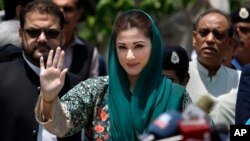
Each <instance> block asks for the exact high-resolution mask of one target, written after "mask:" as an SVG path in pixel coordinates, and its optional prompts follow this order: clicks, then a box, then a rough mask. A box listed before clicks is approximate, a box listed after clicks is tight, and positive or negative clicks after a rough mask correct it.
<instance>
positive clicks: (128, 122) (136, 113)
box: [108, 10, 184, 141]
mask: <svg viewBox="0 0 250 141" xmlns="http://www.w3.org/2000/svg"><path fill="white" fill-rule="evenodd" d="M133 11H140V10H129V11H127V12H133ZM140 12H142V13H144V14H145V15H147V17H148V18H149V19H150V21H151V23H152V27H153V30H152V34H151V37H152V39H151V42H152V49H151V55H150V58H149V62H148V64H147V65H146V66H145V68H144V69H143V71H142V72H141V74H140V76H139V78H138V79H137V81H136V84H135V87H134V92H133V94H132V95H131V93H130V92H129V81H128V78H127V75H126V72H125V71H124V70H123V68H122V67H121V66H120V64H119V61H118V57H117V53H116V48H115V38H114V36H113V35H112V37H111V40H110V47H109V76H110V77H109V95H108V106H109V116H110V132H111V138H112V140H115V141H118V140H123V141H134V140H137V135H138V134H141V133H143V132H144V131H145V130H147V128H148V125H149V124H150V123H151V121H153V120H154V119H155V118H156V117H158V116H159V115H160V114H161V113H163V112H165V111H168V110H170V109H173V110H180V107H181V106H180V105H181V102H182V101H181V98H182V95H183V93H184V89H183V87H181V86H179V88H176V87H173V83H172V82H171V81H170V80H169V79H167V78H166V77H163V76H162V54H163V45H162V41H161V37H160V33H159V31H158V29H157V27H156V25H155V23H154V21H153V20H152V18H151V17H150V16H149V15H148V14H147V13H145V12H143V11H140ZM175 86H176V85H175ZM177 87H178V86H177ZM174 91H175V92H174Z"/></svg>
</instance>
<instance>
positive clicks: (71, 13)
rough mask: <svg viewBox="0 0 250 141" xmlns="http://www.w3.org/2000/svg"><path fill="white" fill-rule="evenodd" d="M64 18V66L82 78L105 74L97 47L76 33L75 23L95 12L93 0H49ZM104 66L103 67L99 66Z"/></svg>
mask: <svg viewBox="0 0 250 141" xmlns="http://www.w3.org/2000/svg"><path fill="white" fill-rule="evenodd" d="M51 1H52V2H53V3H55V4H56V5H57V6H58V7H60V9H61V11H62V12H63V15H64V18H65V24H64V31H65V45H64V46H63V48H64V49H65V66H66V67H68V68H69V71H70V72H73V73H74V74H77V75H78V76H79V77H80V78H81V79H82V80H85V79H87V78H89V77H93V76H97V75H106V65H105V61H104V59H103V57H102V56H101V54H99V53H98V51H97V48H96V47H94V46H93V45H91V44H90V43H89V42H87V41H85V40H84V39H82V38H80V37H79V36H78V35H77V24H78V23H79V22H81V21H84V19H85V18H86V16H87V15H92V14H94V12H95V3H94V0H51ZM101 66H104V68H101Z"/></svg>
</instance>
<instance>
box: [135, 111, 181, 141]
mask: <svg viewBox="0 0 250 141" xmlns="http://www.w3.org/2000/svg"><path fill="white" fill-rule="evenodd" d="M180 120H182V116H181V114H180V113H178V112H177V111H169V112H166V113H163V114H161V115H160V116H159V117H158V118H157V119H156V120H155V121H153V123H152V124H150V125H149V128H148V133H147V134H144V135H141V136H140V137H139V139H140V140H141V141H153V140H159V139H163V138H167V137H172V136H174V135H178V134H179V127H178V122H179V121H180Z"/></svg>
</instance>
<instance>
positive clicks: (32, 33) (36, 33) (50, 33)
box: [24, 29, 61, 39]
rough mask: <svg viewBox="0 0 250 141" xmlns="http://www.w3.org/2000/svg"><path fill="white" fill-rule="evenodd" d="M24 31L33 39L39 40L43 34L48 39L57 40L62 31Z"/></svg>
mask: <svg viewBox="0 0 250 141" xmlns="http://www.w3.org/2000/svg"><path fill="white" fill-rule="evenodd" d="M24 31H25V32H26V33H27V34H28V35H29V36H30V37H31V38H38V37H39V36H40V35H41V33H42V32H43V33H44V34H45V36H46V38H48V39H56V38H57V37H58V35H59V34H60V32H61V31H60V30H56V29H24Z"/></svg>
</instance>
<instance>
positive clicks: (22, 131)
mask: <svg viewBox="0 0 250 141" xmlns="http://www.w3.org/2000/svg"><path fill="white" fill-rule="evenodd" d="M63 24H64V17H63V14H62V12H61V11H60V9H59V8H58V7H57V6H56V5H54V4H53V3H51V2H50V1H41V0H37V1H33V2H31V3H29V4H28V5H27V6H26V7H25V8H24V9H23V10H22V13H21V16H20V25H21V26H20V29H19V36H20V38H21V44H22V49H23V52H22V56H21V57H20V58H19V59H17V60H14V61H10V62H5V63H0V78H1V81H0V107H1V116H0V140H1V141H49V140H50V141H51V140H53V141H54V140H57V141H60V140H63V141H80V140H81V133H80V132H79V133H78V134H76V135H73V136H71V137H67V138H64V139H60V138H57V137H56V136H54V135H52V134H50V133H49V132H47V131H46V130H45V129H43V128H42V127H41V126H39V124H38V123H37V122H36V120H35V116H34V108H35V104H36V100H37V98H38V96H39V90H40V87H39V86H40V81H39V73H40V66H39V65H40V63H39V62H40V58H41V57H43V58H44V60H46V59H47V56H48V54H49V52H50V53H53V51H54V52H55V50H56V48H57V49H58V50H60V47H58V46H62V45H63V44H64V34H63ZM52 50H53V51H52ZM79 81H80V78H79V77H78V76H76V75H74V74H71V73H68V74H67V75H66V81H65V85H64V87H63V89H62V91H61V92H60V97H61V96H62V95H63V94H64V93H66V92H67V91H68V90H69V89H70V88H72V87H73V86H74V85H76V84H77V83H78V82H79Z"/></svg>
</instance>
